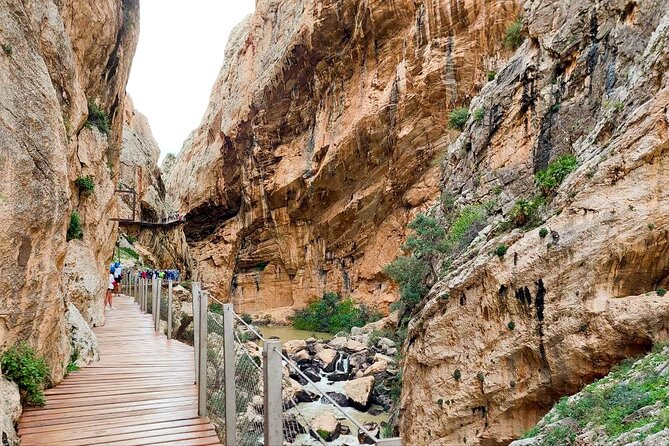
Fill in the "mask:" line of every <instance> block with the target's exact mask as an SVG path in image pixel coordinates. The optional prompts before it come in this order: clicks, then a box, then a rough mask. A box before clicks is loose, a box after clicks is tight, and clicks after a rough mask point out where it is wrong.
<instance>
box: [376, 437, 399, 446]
mask: <svg viewBox="0 0 669 446" xmlns="http://www.w3.org/2000/svg"><path fill="white" fill-rule="evenodd" d="M376 446H402V440H401V439H400V438H383V439H381V440H376Z"/></svg>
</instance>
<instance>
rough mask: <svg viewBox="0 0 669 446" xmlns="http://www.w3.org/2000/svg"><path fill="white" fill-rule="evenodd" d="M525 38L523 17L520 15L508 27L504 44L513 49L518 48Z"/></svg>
mask: <svg viewBox="0 0 669 446" xmlns="http://www.w3.org/2000/svg"><path fill="white" fill-rule="evenodd" d="M523 40H525V38H524V37H523V19H522V18H521V17H518V18H517V19H516V20H514V21H513V23H511V24H510V25H509V26H508V27H507V28H506V32H505V34H504V44H505V45H506V47H507V48H510V49H512V50H515V49H517V48H518V47H519V46H520V44H521V43H523Z"/></svg>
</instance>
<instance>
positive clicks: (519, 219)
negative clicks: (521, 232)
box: [509, 197, 544, 227]
mask: <svg viewBox="0 0 669 446" xmlns="http://www.w3.org/2000/svg"><path fill="white" fill-rule="evenodd" d="M542 204H544V199H543V197H535V198H533V199H531V200H525V199H521V200H518V201H516V203H515V204H514V205H513V208H511V211H510V212H509V217H511V220H512V221H513V224H514V225H515V226H516V227H529V226H533V225H536V224H537V223H538V215H537V214H538V212H539V208H540V207H541V205H542Z"/></svg>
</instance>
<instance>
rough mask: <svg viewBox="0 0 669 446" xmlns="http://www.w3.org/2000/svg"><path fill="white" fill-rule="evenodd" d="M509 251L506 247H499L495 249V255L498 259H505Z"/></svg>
mask: <svg viewBox="0 0 669 446" xmlns="http://www.w3.org/2000/svg"><path fill="white" fill-rule="evenodd" d="M508 250H509V248H507V247H506V245H499V246H498V247H497V248H495V254H496V255H497V257H504V255H505V254H506V252H507V251H508Z"/></svg>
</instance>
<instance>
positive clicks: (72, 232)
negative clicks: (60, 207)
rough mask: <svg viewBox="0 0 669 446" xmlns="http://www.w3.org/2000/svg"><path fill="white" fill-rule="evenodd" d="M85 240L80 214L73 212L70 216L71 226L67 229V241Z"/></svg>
mask: <svg viewBox="0 0 669 446" xmlns="http://www.w3.org/2000/svg"><path fill="white" fill-rule="evenodd" d="M82 238H84V231H83V229H82V227H81V217H80V216H79V212H77V211H72V213H71V214H70V225H69V226H68V228H67V241H68V242H69V241H70V240H74V239H76V240H81V239H82Z"/></svg>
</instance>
